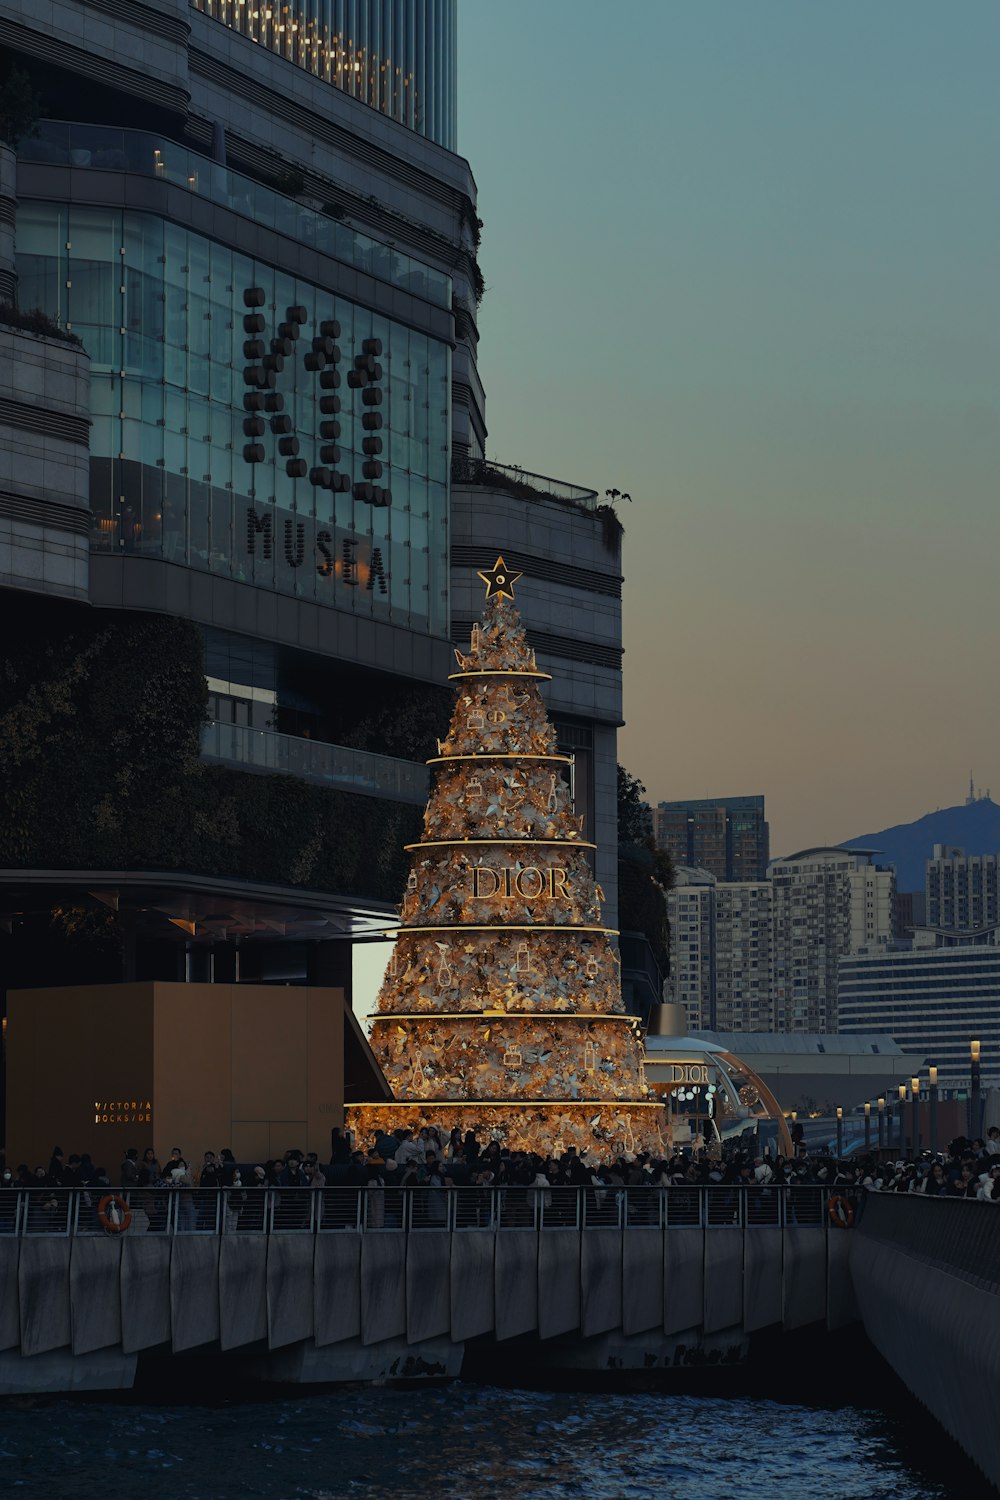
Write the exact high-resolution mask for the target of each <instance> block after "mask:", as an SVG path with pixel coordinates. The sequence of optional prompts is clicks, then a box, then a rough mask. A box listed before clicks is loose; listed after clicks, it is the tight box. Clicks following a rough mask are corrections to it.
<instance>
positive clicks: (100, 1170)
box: [0, 1125, 1000, 1203]
mask: <svg viewBox="0 0 1000 1500" xmlns="http://www.w3.org/2000/svg"><path fill="white" fill-rule="evenodd" d="M885 1158H886V1153H885V1152H884V1151H879V1152H875V1151H868V1152H865V1153H862V1154H860V1155H857V1156H852V1157H851V1158H850V1159H848V1160H843V1161H838V1160H836V1159H835V1158H834V1157H833V1156H831V1155H829V1154H828V1153H825V1152H818V1153H809V1152H806V1151H804V1150H803V1151H801V1152H800V1154H799V1155H797V1156H790V1157H784V1156H781V1155H777V1156H772V1155H770V1154H766V1155H760V1154H754V1152H752V1151H750V1150H747V1149H746V1148H745V1146H744V1144H743V1143H742V1142H741V1141H737V1142H735V1143H733V1144H731V1145H730V1146H727V1147H724V1148H722V1149H721V1150H715V1151H712V1150H706V1149H702V1150H697V1151H690V1150H688V1151H676V1152H674V1153H673V1154H672V1155H670V1156H668V1157H663V1158H658V1157H654V1156H651V1155H650V1154H648V1153H645V1152H642V1153H639V1154H634V1153H631V1152H630V1153H625V1154H621V1155H618V1156H615V1157H613V1158H608V1159H596V1158H592V1157H591V1156H590V1154H589V1153H586V1154H582V1153H580V1152H578V1151H577V1150H576V1149H575V1148H573V1147H569V1148H567V1149H566V1150H564V1151H562V1152H561V1153H560V1154H559V1155H558V1156H555V1155H553V1156H548V1157H545V1156H541V1155H538V1154H537V1153H534V1152H529V1151H519V1150H509V1149H508V1148H507V1147H505V1146H502V1145H501V1144H500V1143H499V1142H497V1141H495V1140H490V1141H488V1142H486V1143H482V1142H480V1140H479V1139H478V1137H477V1135H476V1133H475V1132H474V1131H471V1130H470V1131H467V1132H465V1133H464V1134H463V1133H462V1132H461V1131H459V1130H453V1131H452V1132H451V1133H450V1135H448V1134H442V1133H441V1132H440V1131H439V1130H438V1129H437V1128H436V1127H435V1126H431V1125H424V1126H412V1127H400V1128H399V1129H397V1130H395V1131H393V1132H392V1133H388V1132H380V1133H379V1134H378V1135H377V1136H376V1137H375V1139H374V1141H373V1142H372V1144H371V1145H370V1146H369V1147H368V1149H367V1150H365V1149H363V1148H361V1147H360V1146H358V1145H357V1144H356V1143H355V1142H353V1141H352V1140H351V1139H350V1137H349V1136H348V1135H346V1134H345V1133H344V1132H342V1131H340V1130H337V1129H334V1130H333V1132H332V1134H331V1151H330V1158H329V1160H328V1161H326V1162H321V1161H320V1159H319V1156H318V1154H317V1153H316V1152H303V1151H300V1150H297V1149H290V1150H288V1151H286V1152H285V1153H284V1155H283V1156H282V1157H281V1158H271V1159H268V1160H267V1161H264V1162H261V1163H250V1164H247V1163H240V1162H238V1161H237V1160H236V1158H235V1157H234V1155H233V1152H232V1151H231V1150H229V1149H228V1148H224V1149H223V1150H221V1151H218V1152H215V1151H206V1152H204V1153H203V1155H202V1159H201V1162H200V1163H199V1164H198V1165H192V1163H191V1162H190V1161H189V1159H188V1158H187V1157H186V1156H185V1155H184V1152H183V1150H182V1149H181V1147H179V1146H174V1147H173V1148H172V1150H171V1151H170V1153H169V1155H168V1156H167V1157H166V1158H165V1159H164V1160H163V1161H162V1162H161V1161H160V1160H159V1159H158V1157H157V1155H156V1153H155V1151H154V1150H153V1148H152V1147H151V1146H149V1147H147V1148H146V1150H145V1151H144V1152H143V1154H142V1156H141V1157H140V1155H139V1152H138V1150H137V1149H132V1148H130V1149H129V1150H127V1151H126V1152H125V1155H124V1158H123V1160H122V1162H121V1164H120V1166H119V1168H118V1170H117V1172H116V1173H115V1176H114V1178H112V1176H111V1175H110V1174H109V1173H108V1171H107V1170H106V1169H105V1167H103V1166H99V1165H95V1163H94V1162H93V1160H92V1159H91V1157H90V1156H89V1155H88V1154H87V1153H86V1152H83V1153H79V1154H76V1153H74V1154H72V1155H70V1156H69V1157H65V1156H64V1154H63V1152H62V1150H61V1149H60V1148H59V1147H56V1148H55V1149H54V1150H53V1152H52V1156H51V1159H50V1161H49V1164H48V1167H47V1168H46V1167H41V1166H37V1167H35V1168H34V1169H31V1168H29V1167H28V1165H27V1164H26V1163H21V1164H20V1165H19V1166H17V1167H16V1168H11V1167H8V1166H7V1165H6V1163H5V1162H3V1161H2V1159H0V1190H3V1189H7V1190H10V1189H21V1188H36V1189H37V1188H42V1189H49V1190H50V1192H51V1191H53V1190H58V1189H67V1188H83V1189H87V1190H89V1192H90V1193H94V1192H96V1193H101V1192H105V1193H108V1192H110V1193H114V1192H116V1191H122V1190H125V1191H126V1192H130V1191H131V1190H135V1191H136V1192H138V1193H142V1192H144V1191H145V1192H150V1191H152V1190H159V1189H181V1190H188V1191H187V1193H186V1195H185V1196H186V1197H187V1198H190V1190H192V1189H194V1188H218V1189H228V1190H230V1192H231V1193H232V1192H237V1193H239V1194H241V1195H244V1194H245V1193H246V1191H247V1189H252V1188H272V1189H281V1190H288V1189H294V1188H310V1189H317V1188H324V1187H350V1188H361V1187H382V1188H386V1187H400V1188H418V1187H429V1188H444V1187H468V1186H472V1187H478V1188H486V1187H497V1188H501V1187H508V1186H509V1187H535V1188H543V1189H551V1188H557V1187H594V1188H602V1189H606V1188H615V1187H627V1188H638V1187H665V1188H671V1187H700V1186H712V1185H725V1186H728V1187H733V1186H746V1187H771V1186H774V1187H782V1186H787V1187H795V1186H807V1185H813V1186H818V1187H828V1188H831V1189H839V1190H841V1191H845V1190H848V1189H854V1190H858V1189H866V1190H869V1191H873V1192H897V1193H923V1194H928V1195H931V1196H938V1197H950V1198H975V1199H979V1200H981V1201H984V1202H991V1203H1000V1129H998V1128H997V1127H996V1126H991V1128H990V1129H989V1131H988V1132H987V1134H986V1136H985V1138H977V1139H971V1140H970V1139H968V1138H966V1137H964V1136H960V1137H958V1138H957V1139H956V1140H954V1141H952V1142H951V1143H950V1145H949V1146H948V1149H947V1150H946V1151H945V1152H942V1153H938V1154H936V1155H933V1156H932V1155H931V1153H930V1152H925V1153H923V1155H921V1156H919V1157H918V1158H917V1159H915V1160H895V1161H894V1160H887V1159H885ZM240 1201H245V1198H243V1197H241V1200H240Z"/></svg>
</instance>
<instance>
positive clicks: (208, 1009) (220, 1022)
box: [153, 984, 234, 1168]
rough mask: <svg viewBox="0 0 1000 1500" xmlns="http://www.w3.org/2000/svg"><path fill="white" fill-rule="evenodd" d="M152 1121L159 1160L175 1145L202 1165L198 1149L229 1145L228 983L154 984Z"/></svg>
mask: <svg viewBox="0 0 1000 1500" xmlns="http://www.w3.org/2000/svg"><path fill="white" fill-rule="evenodd" d="M154 988H155V991H156V996H155V1017H154V1037H153V1046H154V1057H155V1072H154V1082H153V1111H154V1114H153V1124H154V1128H155V1130H156V1148H157V1151H158V1153H159V1156H160V1160H161V1161H163V1160H164V1158H165V1157H166V1156H168V1155H169V1154H170V1148H171V1147H172V1146H180V1148H181V1150H182V1151H183V1152H184V1155H185V1156H186V1157H187V1160H188V1162H189V1163H190V1165H191V1166H192V1168H194V1167H199V1168H200V1166H201V1157H202V1152H204V1151H220V1150H221V1149H222V1147H223V1146H228V1145H229V1143H230V1142H229V1132H230V1130H231V1129H232V1108H231V1097H230V1095H231V1088H230V1078H231V1066H232V1046H231V1021H230V1012H231V1008H232V993H233V988H234V987H233V986H232V985H230V984H157V985H155V986H154Z"/></svg>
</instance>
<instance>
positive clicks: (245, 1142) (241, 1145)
mask: <svg viewBox="0 0 1000 1500" xmlns="http://www.w3.org/2000/svg"><path fill="white" fill-rule="evenodd" d="M270 1128H271V1127H270V1121H269V1120H234V1121H233V1125H232V1151H233V1155H234V1156H235V1157H236V1160H237V1161H248V1162H252V1163H253V1164H254V1166H261V1167H262V1166H263V1165H264V1163H265V1161H266V1160H267V1158H268V1157H269V1156H270V1154H271V1141H270V1135H269V1131H270ZM243 1181H244V1183H246V1182H247V1181H249V1179H248V1178H247V1177H244V1178H243Z"/></svg>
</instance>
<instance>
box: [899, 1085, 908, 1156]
mask: <svg viewBox="0 0 1000 1500" xmlns="http://www.w3.org/2000/svg"><path fill="white" fill-rule="evenodd" d="M905 1103H906V1084H905V1083H901V1084H900V1085H899V1109H898V1111H897V1112H898V1114H899V1151H900V1155H901V1156H905V1155H906V1120H905V1118H904V1111H903V1106H904V1105H905Z"/></svg>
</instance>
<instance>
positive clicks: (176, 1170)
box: [167, 1153, 198, 1234]
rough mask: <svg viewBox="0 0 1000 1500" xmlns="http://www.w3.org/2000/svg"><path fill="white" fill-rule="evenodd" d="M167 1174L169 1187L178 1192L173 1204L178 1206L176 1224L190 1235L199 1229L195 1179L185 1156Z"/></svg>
mask: <svg viewBox="0 0 1000 1500" xmlns="http://www.w3.org/2000/svg"><path fill="white" fill-rule="evenodd" d="M171 1158H172V1161H173V1164H172V1165H171V1166H170V1168H169V1171H168V1173H167V1185H168V1187H169V1188H171V1190H172V1191H174V1192H176V1197H175V1198H174V1200H173V1202H174V1204H175V1206H176V1217H175V1220H174V1222H175V1224H176V1225H177V1228H178V1229H179V1230H180V1231H181V1233H183V1234H187V1233H190V1232H191V1231H192V1230H194V1229H196V1228H197V1227H198V1225H197V1217H196V1214H195V1207H194V1193H193V1191H192V1189H193V1188H194V1178H193V1177H192V1176H191V1172H190V1169H189V1168H188V1164H187V1162H186V1161H185V1160H184V1158H183V1156H181V1157H178V1158H177V1159H176V1160H173V1154H172V1153H171Z"/></svg>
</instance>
